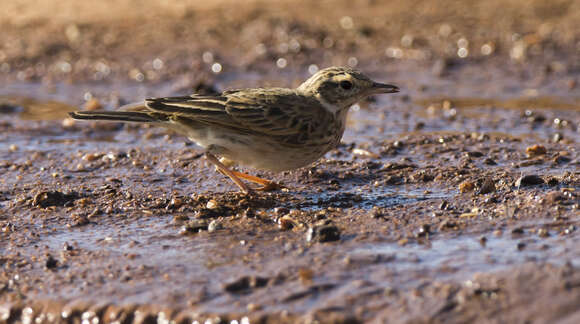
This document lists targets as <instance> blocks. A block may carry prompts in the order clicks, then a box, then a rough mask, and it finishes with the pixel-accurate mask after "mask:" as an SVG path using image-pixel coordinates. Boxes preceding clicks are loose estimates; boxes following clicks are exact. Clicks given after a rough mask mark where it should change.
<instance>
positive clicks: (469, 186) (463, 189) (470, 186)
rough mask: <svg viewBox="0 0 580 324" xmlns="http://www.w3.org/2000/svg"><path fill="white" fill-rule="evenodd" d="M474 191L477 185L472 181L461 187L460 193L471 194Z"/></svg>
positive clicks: (463, 183) (464, 183)
mask: <svg viewBox="0 0 580 324" xmlns="http://www.w3.org/2000/svg"><path fill="white" fill-rule="evenodd" d="M474 189H475V184H474V183H473V182H471V181H465V182H462V183H461V184H460V185H459V192H461V193H466V192H470V191H473V190H474Z"/></svg>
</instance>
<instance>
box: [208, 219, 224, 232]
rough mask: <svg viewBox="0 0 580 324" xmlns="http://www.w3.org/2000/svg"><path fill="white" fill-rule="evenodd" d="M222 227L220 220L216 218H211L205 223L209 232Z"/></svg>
mask: <svg viewBox="0 0 580 324" xmlns="http://www.w3.org/2000/svg"><path fill="white" fill-rule="evenodd" d="M222 228H223V225H222V223H221V222H220V221H218V220H216V219H214V220H212V221H211V222H210V223H209V225H207V231H208V232H210V233H212V232H215V231H217V230H220V229H222Z"/></svg>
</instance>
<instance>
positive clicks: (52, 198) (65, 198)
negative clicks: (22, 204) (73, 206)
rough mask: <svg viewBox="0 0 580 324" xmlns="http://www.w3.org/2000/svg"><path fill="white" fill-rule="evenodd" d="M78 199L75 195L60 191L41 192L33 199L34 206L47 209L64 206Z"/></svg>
mask: <svg viewBox="0 0 580 324" xmlns="http://www.w3.org/2000/svg"><path fill="white" fill-rule="evenodd" d="M77 198H78V195H77V194H75V193H68V194H66V193H62V192H60V191H43V192H39V193H38V194H36V195H35V196H34V198H33V199H32V205H33V206H36V207H41V208H46V207H50V206H64V205H66V204H67V203H69V202H72V201H74V200H75V199H77Z"/></svg>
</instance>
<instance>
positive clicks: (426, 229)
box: [415, 224, 431, 237]
mask: <svg viewBox="0 0 580 324" xmlns="http://www.w3.org/2000/svg"><path fill="white" fill-rule="evenodd" d="M429 234H431V225H429V224H423V225H421V227H419V230H418V231H417V232H416V233H415V236H416V237H429Z"/></svg>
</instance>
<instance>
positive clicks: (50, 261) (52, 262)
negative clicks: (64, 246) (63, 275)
mask: <svg viewBox="0 0 580 324" xmlns="http://www.w3.org/2000/svg"><path fill="white" fill-rule="evenodd" d="M44 266H45V268H46V269H49V270H52V269H55V268H56V267H58V260H57V259H55V258H53V257H52V255H50V254H49V255H48V256H47V257H46V261H45V262H44Z"/></svg>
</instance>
